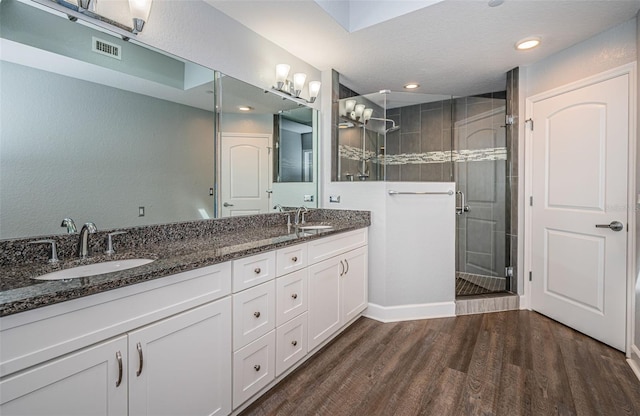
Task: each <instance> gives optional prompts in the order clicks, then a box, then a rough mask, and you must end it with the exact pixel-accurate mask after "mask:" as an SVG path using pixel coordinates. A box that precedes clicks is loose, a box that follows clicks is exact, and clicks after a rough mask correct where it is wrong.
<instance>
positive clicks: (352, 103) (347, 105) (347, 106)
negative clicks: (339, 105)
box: [344, 100, 356, 115]
mask: <svg viewBox="0 0 640 416" xmlns="http://www.w3.org/2000/svg"><path fill="white" fill-rule="evenodd" d="M355 108H356V100H347V101H345V102H344V111H345V112H346V113H347V115H349V114H351V112H352V111H353V110H354V109H355Z"/></svg>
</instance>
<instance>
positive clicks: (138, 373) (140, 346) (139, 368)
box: [136, 342, 144, 377]
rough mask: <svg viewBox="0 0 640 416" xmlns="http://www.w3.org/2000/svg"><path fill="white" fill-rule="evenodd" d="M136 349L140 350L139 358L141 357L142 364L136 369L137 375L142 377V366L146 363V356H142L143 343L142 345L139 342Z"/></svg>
mask: <svg viewBox="0 0 640 416" xmlns="http://www.w3.org/2000/svg"><path fill="white" fill-rule="evenodd" d="M136 349H137V350H138V358H139V359H140V366H139V367H138V370H137V371H136V377H140V374H142V366H143V365H144V357H143V356H142V345H140V343H139V342H138V344H137V345H136Z"/></svg>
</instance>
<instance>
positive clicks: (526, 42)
mask: <svg viewBox="0 0 640 416" xmlns="http://www.w3.org/2000/svg"><path fill="white" fill-rule="evenodd" d="M538 45H540V38H526V39H522V40H521V41H518V43H516V49H517V50H519V51H525V50H527V49H532V48H535V47H536V46H538Z"/></svg>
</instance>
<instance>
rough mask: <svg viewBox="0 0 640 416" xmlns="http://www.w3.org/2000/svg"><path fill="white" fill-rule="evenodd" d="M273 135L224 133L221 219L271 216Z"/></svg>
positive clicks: (222, 145)
mask: <svg viewBox="0 0 640 416" xmlns="http://www.w3.org/2000/svg"><path fill="white" fill-rule="evenodd" d="M270 143H271V135H270V134H240V133H222V140H221V161H220V210H219V212H220V216H221V217H232V216H237V215H249V214H261V213H267V212H269V196H270V194H269V192H268V191H269V190H270V188H271V180H270V178H271V163H270V158H269V150H270V147H269V146H270Z"/></svg>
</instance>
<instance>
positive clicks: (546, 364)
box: [242, 311, 640, 416]
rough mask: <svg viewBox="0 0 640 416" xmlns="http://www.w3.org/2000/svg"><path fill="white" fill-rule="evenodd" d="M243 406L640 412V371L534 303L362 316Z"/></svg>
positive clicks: (258, 411)
mask: <svg viewBox="0 0 640 416" xmlns="http://www.w3.org/2000/svg"><path fill="white" fill-rule="evenodd" d="M242 415H243V416H248V415H279V416H281V415H296V416H308V415H327V416H328V415H330V416H338V415H354V416H355V415H357V416H370V415H384V416H386V415H434V416H441V415H456V416H460V415H462V416H467V415H508V416H516V415H534V416H537V415H598V416H600V415H612V416H620V415H640V381H638V379H637V378H636V377H635V375H634V374H633V372H632V371H631V369H630V368H629V366H628V365H627V363H626V362H625V357H624V354H622V353H621V352H619V351H617V350H614V349H612V348H609V347H607V346H605V345H603V344H601V343H599V342H597V341H594V340H593V339H591V338H589V337H586V336H584V335H582V334H580V333H578V332H576V331H573V330H571V329H569V328H567V327H565V326H563V325H560V324H558V323H556V322H554V321H552V320H550V319H548V318H546V317H544V316H542V315H539V314H537V313H535V312H529V311H509V312H499V313H491V314H484V315H468V316H461V317H456V318H442V319H431V320H421V321H412V322H399V323H389V324H382V323H379V322H376V321H373V320H371V319H366V318H361V319H359V320H358V321H357V322H356V323H354V324H353V325H352V326H351V327H350V328H349V329H347V330H346V332H345V333H344V334H343V335H341V336H340V337H338V338H337V339H336V340H335V341H334V342H333V343H331V344H330V345H328V346H327V347H326V348H325V349H324V350H323V351H321V352H320V353H318V354H317V355H316V356H315V357H313V358H311V359H310V360H309V361H307V362H306V363H305V364H304V365H302V366H301V367H300V368H299V369H298V370H296V371H295V372H294V373H292V374H291V375H289V377H287V378H286V379H285V380H283V381H282V382H280V383H279V384H278V385H277V386H275V387H274V388H273V389H271V390H270V391H269V392H267V394H265V395H264V396H263V397H262V398H260V399H259V400H258V401H257V402H255V403H253V404H252V405H251V406H250V407H249V408H247V409H246V410H245V411H244V412H243V413H242Z"/></svg>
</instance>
